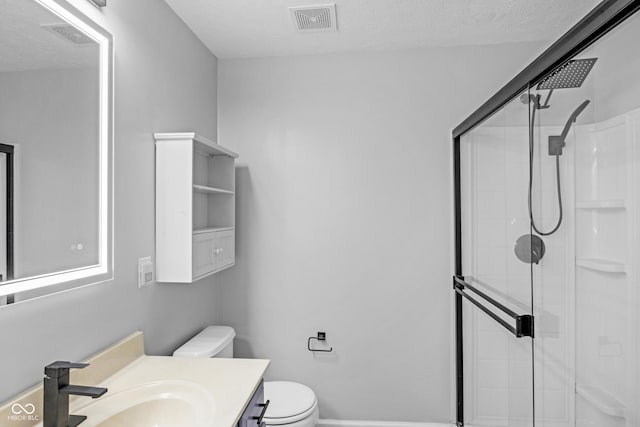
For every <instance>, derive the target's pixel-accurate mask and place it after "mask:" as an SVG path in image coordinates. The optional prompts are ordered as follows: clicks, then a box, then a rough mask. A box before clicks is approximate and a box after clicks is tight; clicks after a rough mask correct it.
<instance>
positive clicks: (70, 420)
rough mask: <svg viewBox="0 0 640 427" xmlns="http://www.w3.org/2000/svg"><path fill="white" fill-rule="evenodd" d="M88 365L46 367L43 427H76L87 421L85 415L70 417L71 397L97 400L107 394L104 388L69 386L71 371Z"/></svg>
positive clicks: (65, 363) (58, 363)
mask: <svg viewBox="0 0 640 427" xmlns="http://www.w3.org/2000/svg"><path fill="white" fill-rule="evenodd" d="M87 366H89V364H88V363H70V362H61V361H58V362H53V363H52V364H50V365H47V366H45V367H44V416H43V420H42V425H43V427H75V426H77V425H78V424H80V423H81V422H83V421H84V420H86V419H87V417H85V416H84V415H69V395H70V394H74V395H77V396H90V397H92V398H94V399H95V398H97V397H100V396H102V395H103V394H105V393H106V392H107V389H106V388H102V387H86V386H81V385H70V384H69V369H82V368H86V367H87Z"/></svg>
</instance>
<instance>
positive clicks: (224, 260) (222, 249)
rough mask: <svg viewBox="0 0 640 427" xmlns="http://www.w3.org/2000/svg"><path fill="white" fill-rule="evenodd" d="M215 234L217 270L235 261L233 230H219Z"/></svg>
mask: <svg viewBox="0 0 640 427" xmlns="http://www.w3.org/2000/svg"><path fill="white" fill-rule="evenodd" d="M216 235H217V237H216V248H215V253H216V270H219V269H222V268H225V267H229V266H231V265H233V264H234V262H235V259H236V257H235V231H234V230H225V231H219V232H217V233H216Z"/></svg>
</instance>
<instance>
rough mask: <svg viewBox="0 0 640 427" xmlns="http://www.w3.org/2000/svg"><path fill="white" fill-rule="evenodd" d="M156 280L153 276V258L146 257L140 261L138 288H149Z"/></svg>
mask: <svg viewBox="0 0 640 427" xmlns="http://www.w3.org/2000/svg"><path fill="white" fill-rule="evenodd" d="M154 280H155V277H154V274H153V262H151V257H150V256H148V257H144V258H139V259H138V287H139V288H142V287H144V286H149V285H151V284H152V283H153V281H154Z"/></svg>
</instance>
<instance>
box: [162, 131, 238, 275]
mask: <svg viewBox="0 0 640 427" xmlns="http://www.w3.org/2000/svg"><path fill="white" fill-rule="evenodd" d="M154 138H155V140H156V269H157V270H156V277H157V280H158V282H172V283H192V282H195V281H196V280H199V279H201V278H203V277H206V276H209V275H211V274H214V273H216V272H218V271H220V270H223V269H225V268H229V267H231V266H233V265H234V263H235V159H236V157H238V155H237V154H236V153H234V152H233V151H231V150H229V149H227V148H225V147H223V146H221V145H219V144H217V143H215V142H213V141H210V140H208V139H206V138H203V137H201V136H199V135H197V134H195V133H190V132H183V133H156V134H154Z"/></svg>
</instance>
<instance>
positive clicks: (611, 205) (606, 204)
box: [576, 199, 627, 209]
mask: <svg viewBox="0 0 640 427" xmlns="http://www.w3.org/2000/svg"><path fill="white" fill-rule="evenodd" d="M626 207H627V203H626V201H625V200H623V199H616V200H583V201H580V202H576V209H624V208H626Z"/></svg>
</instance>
